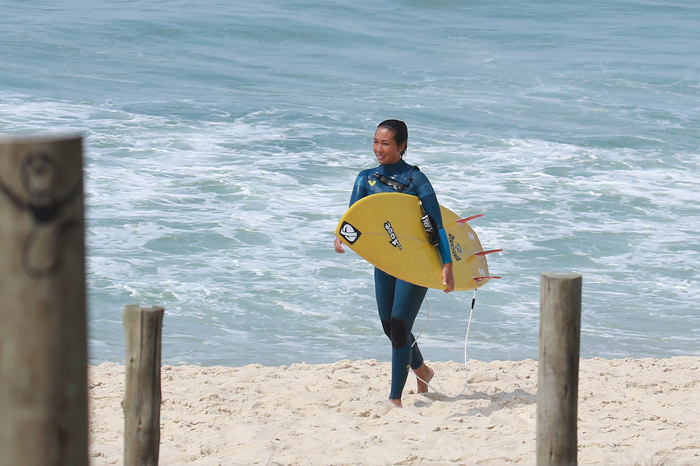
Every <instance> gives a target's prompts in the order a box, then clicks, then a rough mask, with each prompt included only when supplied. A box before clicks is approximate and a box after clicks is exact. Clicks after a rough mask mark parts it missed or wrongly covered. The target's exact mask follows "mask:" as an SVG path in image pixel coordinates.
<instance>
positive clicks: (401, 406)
mask: <svg viewBox="0 0 700 466" xmlns="http://www.w3.org/2000/svg"><path fill="white" fill-rule="evenodd" d="M389 401H391V404H393V405H394V406H396V407H397V408H403V405H402V404H401V398H399V399H398V400H392V399H390V400H389Z"/></svg>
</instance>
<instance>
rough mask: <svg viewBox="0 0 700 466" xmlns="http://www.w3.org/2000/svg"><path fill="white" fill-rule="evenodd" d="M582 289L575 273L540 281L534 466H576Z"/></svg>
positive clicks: (578, 276) (561, 274)
mask: <svg viewBox="0 0 700 466" xmlns="http://www.w3.org/2000/svg"><path fill="white" fill-rule="evenodd" d="M581 283H582V278H581V275H579V274H574V273H543V274H542V275H541V277H540V348H539V358H538V359H539V361H538V378H537V464H538V466H545V465H551V466H555V465H556V466H561V465H575V464H577V461H578V460H577V444H578V442H577V432H576V428H577V414H578V407H577V403H578V365H579V352H580V342H581Z"/></svg>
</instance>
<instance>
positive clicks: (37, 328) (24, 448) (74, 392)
mask: <svg viewBox="0 0 700 466" xmlns="http://www.w3.org/2000/svg"><path fill="white" fill-rule="evenodd" d="M84 215H85V208H84V200H83V149H82V137H80V136H63V137H55V136H42V137H17V138H15V137H12V138H2V139H0V465H2V466H5V465H7V466H10V465H12V466H14V465H23V466H39V465H42V466H58V465H66V466H68V465H87V464H88V410H87V312H86V309H87V305H86V292H85V218H84Z"/></svg>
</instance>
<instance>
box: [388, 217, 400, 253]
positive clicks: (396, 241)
mask: <svg viewBox="0 0 700 466" xmlns="http://www.w3.org/2000/svg"><path fill="white" fill-rule="evenodd" d="M384 229H385V230H386V232H387V233H389V238H391V239H390V240H389V242H390V243H391V245H392V246H394V247H395V248H399V249H402V248H401V243H400V242H399V238H398V237H397V236H396V233H394V227H392V226H391V222H389V220H387V221H386V222H385V223H384Z"/></svg>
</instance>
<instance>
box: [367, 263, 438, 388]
mask: <svg viewBox="0 0 700 466" xmlns="http://www.w3.org/2000/svg"><path fill="white" fill-rule="evenodd" d="M374 278H375V292H376V296H377V309H378V311H379V318H380V319H381V322H382V327H383V328H384V333H385V334H386V335H387V336H388V337H389V339H390V340H391V345H392V357H391V363H392V372H391V375H392V376H391V394H390V396H389V398H390V399H392V400H400V399H401V394H402V392H403V388H404V386H405V385H406V379H407V377H408V370H409V367H410V368H412V369H414V370H415V369H418V368H421V367H422V366H423V355H422V354H421V352H420V349H419V348H418V345H417V344H414V342H415V338H414V336H413V334H412V333H411V329H412V328H413V323H414V322H415V320H416V316H417V315H418V311H419V310H420V306H421V303H422V302H423V299H424V298H425V294H426V292H427V291H428V290H427V288H424V287H421V286H416V285H413V284H411V283H407V282H405V281H403V280H398V279H396V278H395V277H392V276H391V275H389V274H387V273H385V272H382V271H381V270H379V269H375V272H374Z"/></svg>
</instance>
